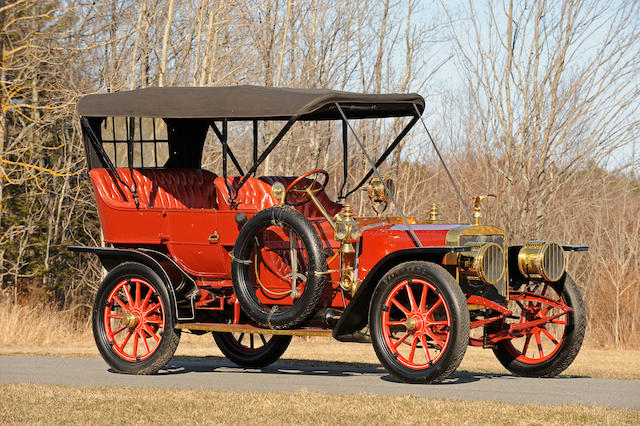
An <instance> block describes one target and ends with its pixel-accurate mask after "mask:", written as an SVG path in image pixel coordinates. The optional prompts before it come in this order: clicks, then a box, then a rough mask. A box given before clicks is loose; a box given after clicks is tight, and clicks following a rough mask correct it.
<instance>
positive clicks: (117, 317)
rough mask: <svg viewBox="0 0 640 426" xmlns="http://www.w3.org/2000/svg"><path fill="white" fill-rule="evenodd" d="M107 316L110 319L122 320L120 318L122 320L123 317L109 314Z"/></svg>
mask: <svg viewBox="0 0 640 426" xmlns="http://www.w3.org/2000/svg"><path fill="white" fill-rule="evenodd" d="M107 316H108V317H109V318H111V319H122V318H124V316H122V315H113V314H111V313H109V314H107Z"/></svg>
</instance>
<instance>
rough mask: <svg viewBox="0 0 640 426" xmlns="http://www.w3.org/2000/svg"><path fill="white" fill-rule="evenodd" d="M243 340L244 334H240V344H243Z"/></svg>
mask: <svg viewBox="0 0 640 426" xmlns="http://www.w3.org/2000/svg"><path fill="white" fill-rule="evenodd" d="M242 339H244V333H240V336H238V343H240V344H242Z"/></svg>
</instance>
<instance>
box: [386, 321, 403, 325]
mask: <svg viewBox="0 0 640 426" xmlns="http://www.w3.org/2000/svg"><path fill="white" fill-rule="evenodd" d="M405 324H406V322H405V321H386V322H385V323H384V325H387V326H389V325H405Z"/></svg>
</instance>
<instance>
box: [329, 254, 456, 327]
mask: <svg viewBox="0 0 640 426" xmlns="http://www.w3.org/2000/svg"><path fill="white" fill-rule="evenodd" d="M465 250H469V247H467V246H437V247H416V248H410V249H404V250H398V251H395V252H393V253H389V254H388V255H386V256H385V257H383V258H382V259H380V261H379V262H378V263H376V265H375V266H374V267H373V268H372V269H371V271H370V272H369V273H368V274H367V276H366V277H365V279H364V281H363V282H362V284H360V286H359V287H358V290H357V291H356V294H355V295H354V296H353V298H352V299H351V302H350V303H349V304H348V305H347V307H346V309H345V310H344V312H343V313H342V316H341V317H340V319H339V320H338V323H337V324H336V326H335V327H334V329H333V337H334V338H335V339H336V340H341V337H342V336H346V335H351V334H353V333H356V332H358V331H360V330H361V329H362V328H363V327H364V326H366V325H367V323H368V321H369V305H370V303H371V298H372V297H373V292H374V291H375V289H376V287H377V285H378V282H379V281H380V279H381V278H382V276H383V275H384V274H386V273H387V272H388V271H389V270H390V269H391V268H393V267H394V266H396V265H399V264H400V263H404V262H409V261H414V260H422V261H427V262H433V263H436V264H438V265H442V260H443V258H444V255H445V254H447V253H451V252H462V251H465Z"/></svg>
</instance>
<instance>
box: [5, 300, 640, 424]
mask: <svg viewBox="0 0 640 426" xmlns="http://www.w3.org/2000/svg"><path fill="white" fill-rule="evenodd" d="M45 325H46V326H45ZM90 329H91V327H90V324H88V323H86V322H82V321H73V320H70V319H69V314H68V313H60V312H56V311H48V310H47V309H46V308H41V307H34V306H31V307H28V306H15V305H7V304H4V305H3V304H1V303H0V354H5V355H8V354H22V355H51V356H67V357H69V356H80V357H97V356H99V355H98V351H97V349H96V348H95V344H94V342H93V338H92V336H91V333H90ZM176 356H178V357H183V358H190V357H199V358H200V357H207V358H206V359H210V360H214V361H217V360H219V359H221V357H222V354H221V353H220V351H219V350H218V348H217V347H216V345H215V344H214V342H213V339H212V338H211V336H210V335H202V336H194V335H189V334H186V333H185V334H183V337H182V340H181V343H180V346H179V347H178V351H177V353H176ZM219 357H220V358H219ZM283 362H286V363H290V364H307V365H327V364H328V365H332V366H334V367H336V366H337V367H340V366H345V368H348V367H353V366H355V367H364V368H382V367H381V366H380V364H379V363H378V360H377V358H376V356H375V354H374V352H373V348H372V347H371V345H370V344H357V343H339V342H336V341H334V340H332V339H330V338H319V337H317V338H294V340H293V342H292V344H291V346H290V347H289V349H288V350H287V352H286V353H285V354H284V356H283ZM459 370H463V371H468V372H476V373H493V374H509V373H508V372H507V371H506V370H505V369H504V368H503V367H502V366H501V365H500V364H499V363H498V361H497V360H496V359H495V357H494V356H493V353H492V352H491V351H490V350H482V349H478V348H468V351H467V354H466V356H465V359H464V361H463V362H462V365H461V366H460V368H459ZM564 374H566V375H574V376H585V377H596V378H617V379H636V380H637V379H640V351H631V350H627V351H623V350H606V349H599V348H588V347H587V348H584V349H583V350H582V351H581V352H580V354H579V355H578V358H577V359H576V361H575V362H574V363H573V365H572V366H571V367H569V369H568V370H567V371H566V372H565V373H564ZM0 392H1V393H2V395H3V398H2V403H1V404H0V423H2V424H15V423H18V422H20V423H29V424H33V423H47V424H49V423H76V424H77V423H83V424H85V423H95V424H106V423H109V424H113V423H122V422H128V423H159V422H162V423H177V422H181V423H226V424H229V423H231V424H239V423H243V424H246V423H249V422H251V423H256V424H294V423H295V424H300V423H302V424H309V423H314V424H348V423H358V424H363V423H373V424H383V423H403V424H417V423H425V422H434V421H435V422H437V423H439V424H440V423H441V424H469V423H474V424H475V423H479V424H488V423H490V424H505V425H506V424H514V423H515V424H594V423H596V424H639V423H640V411H628V410H615V409H608V408H594V407H586V406H581V405H562V406H542V405H534V404H507V403H499V402H491V401H484V402H479V401H457V400H444V399H426V398H418V397H413V396H379V395H366V394H362V395H332V394H321V393H314V392H305V391H302V392H292V393H279V394H270V393H251V392H216V391H202V390H198V391H195V390H158V389H138V388H136V389H132V388H124V387H123V388H115V387H111V388H72V387H62V386H39V385H4V386H0Z"/></svg>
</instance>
